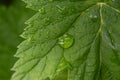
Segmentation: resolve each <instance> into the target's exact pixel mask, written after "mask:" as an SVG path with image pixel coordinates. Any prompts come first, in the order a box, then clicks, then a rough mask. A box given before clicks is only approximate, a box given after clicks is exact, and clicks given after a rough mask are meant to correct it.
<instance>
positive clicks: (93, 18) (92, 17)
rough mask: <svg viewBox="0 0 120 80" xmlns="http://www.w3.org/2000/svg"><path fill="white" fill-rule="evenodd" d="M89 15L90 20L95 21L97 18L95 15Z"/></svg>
mask: <svg viewBox="0 0 120 80" xmlns="http://www.w3.org/2000/svg"><path fill="white" fill-rule="evenodd" d="M89 17H90V18H91V20H92V21H93V22H95V21H96V19H97V18H98V16H97V15H90V16H89Z"/></svg>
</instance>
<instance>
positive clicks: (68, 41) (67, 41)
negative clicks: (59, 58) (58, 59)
mask: <svg viewBox="0 0 120 80" xmlns="http://www.w3.org/2000/svg"><path fill="white" fill-rule="evenodd" d="M73 42H74V39H73V36H72V35H70V34H65V35H63V36H61V37H60V38H59V39H58V44H59V45H60V46H61V47H62V48H69V47H71V46H72V45H73Z"/></svg>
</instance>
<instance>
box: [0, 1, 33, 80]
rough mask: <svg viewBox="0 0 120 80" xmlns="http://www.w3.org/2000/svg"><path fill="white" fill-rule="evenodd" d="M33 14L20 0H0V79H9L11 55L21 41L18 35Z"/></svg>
mask: <svg viewBox="0 0 120 80" xmlns="http://www.w3.org/2000/svg"><path fill="white" fill-rule="evenodd" d="M33 14H34V11H32V10H29V9H26V8H25V4H24V3H23V2H21V1H20V0H14V1H12V0H0V80H10V77H11V75H12V73H13V72H11V71H10V68H11V67H12V66H13V64H14V62H15V61H16V59H15V58H14V57H13V55H14V54H15V52H16V49H17V48H16V46H17V45H18V44H19V43H20V42H21V41H22V39H21V38H20V37H19V35H20V34H21V33H22V32H23V28H24V27H25V24H24V22H25V21H26V20H27V19H28V18H29V17H31V16H32V15H33Z"/></svg>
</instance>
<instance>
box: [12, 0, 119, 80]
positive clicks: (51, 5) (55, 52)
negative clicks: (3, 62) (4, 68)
mask: <svg viewBox="0 0 120 80" xmlns="http://www.w3.org/2000/svg"><path fill="white" fill-rule="evenodd" d="M24 1H25V2H26V3H27V7H29V8H31V9H33V10H36V11H37V13H36V14H35V15H34V16H33V17H32V18H31V19H29V20H28V21H27V22H26V24H28V27H27V28H25V31H24V33H23V34H22V35H21V36H22V37H23V38H25V39H26V40H25V41H23V42H22V43H21V44H20V45H19V46H18V51H17V53H16V55H15V56H16V57H18V58H19V60H18V61H17V62H16V64H15V65H14V67H13V68H12V70H14V71H16V72H15V73H14V75H13V76H12V80H47V79H48V80H49V79H50V80H54V78H55V76H57V75H59V73H60V72H61V71H63V70H64V69H67V70H68V80H120V76H119V75H120V51H119V50H120V46H119V45H120V42H119V41H120V37H119V35H120V32H119V30H120V1H119V0H24ZM61 79H62V78H61Z"/></svg>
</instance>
